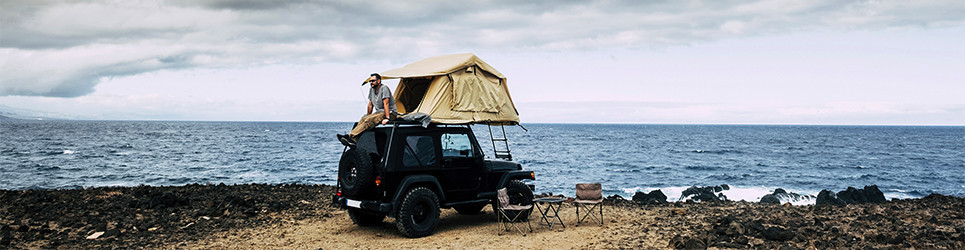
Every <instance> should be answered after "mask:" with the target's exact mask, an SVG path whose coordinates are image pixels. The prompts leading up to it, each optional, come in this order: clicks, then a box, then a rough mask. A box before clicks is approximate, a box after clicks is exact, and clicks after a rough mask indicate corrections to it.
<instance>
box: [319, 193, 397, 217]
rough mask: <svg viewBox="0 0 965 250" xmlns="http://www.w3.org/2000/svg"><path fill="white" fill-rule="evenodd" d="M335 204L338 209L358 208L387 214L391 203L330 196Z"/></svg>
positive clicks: (390, 208)
mask: <svg viewBox="0 0 965 250" xmlns="http://www.w3.org/2000/svg"><path fill="white" fill-rule="evenodd" d="M332 198H333V200H334V201H335V204H336V205H338V207H339V208H343V209H344V208H350V207H351V208H358V209H362V210H368V211H376V212H380V213H388V212H390V211H392V203H383V202H379V201H367V200H355V199H349V198H345V197H338V196H334V195H333V196H332Z"/></svg>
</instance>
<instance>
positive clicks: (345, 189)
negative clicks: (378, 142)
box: [338, 148, 375, 197]
mask: <svg viewBox="0 0 965 250" xmlns="http://www.w3.org/2000/svg"><path fill="white" fill-rule="evenodd" d="M373 172H374V168H373V166H372V158H371V157H370V156H369V154H368V153H366V152H365V150H361V149H358V148H349V149H348V151H345V153H343V154H342V158H341V159H340V160H339V161H338V181H339V182H341V184H342V193H344V194H345V195H346V196H349V197H352V196H358V195H361V194H362V193H363V192H364V191H365V190H369V189H370V188H371V187H372V185H373V184H374V183H373V181H374V180H373V179H374V178H375V176H374V175H375V174H374V173H373Z"/></svg>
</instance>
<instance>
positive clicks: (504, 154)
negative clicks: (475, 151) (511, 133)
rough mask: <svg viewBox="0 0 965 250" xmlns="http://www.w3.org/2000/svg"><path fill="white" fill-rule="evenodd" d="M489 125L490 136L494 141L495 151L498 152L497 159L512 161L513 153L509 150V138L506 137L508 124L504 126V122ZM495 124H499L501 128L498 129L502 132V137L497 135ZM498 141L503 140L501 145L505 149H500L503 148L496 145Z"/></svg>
mask: <svg viewBox="0 0 965 250" xmlns="http://www.w3.org/2000/svg"><path fill="white" fill-rule="evenodd" d="M487 126H489V138H490V139H491V141H492V142H493V151H495V153H496V159H501V160H507V161H512V160H513V155H512V154H511V153H510V152H509V140H508V139H507V137H506V126H503V125H502V124H500V125H492V124H487ZM493 126H499V128H500V129H499V130H497V132H502V137H496V134H495V133H493ZM497 141H499V142H502V143H500V146H503V147H502V149H503V150H500V149H501V148H499V147H496V142H497Z"/></svg>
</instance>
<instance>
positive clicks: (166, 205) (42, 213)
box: [0, 184, 965, 249]
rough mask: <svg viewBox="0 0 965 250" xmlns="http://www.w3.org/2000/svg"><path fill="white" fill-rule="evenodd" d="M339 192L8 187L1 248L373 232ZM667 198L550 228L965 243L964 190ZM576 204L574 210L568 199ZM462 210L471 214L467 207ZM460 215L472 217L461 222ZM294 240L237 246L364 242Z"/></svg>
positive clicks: (711, 240) (637, 242)
mask: <svg viewBox="0 0 965 250" xmlns="http://www.w3.org/2000/svg"><path fill="white" fill-rule="evenodd" d="M876 189H877V188H876V187H875V188H874V190H876ZM710 190H713V188H712V189H710ZM858 190H862V191H858ZM332 191H333V187H331V186H326V185H265V184H246V185H230V186H229V185H186V186H175V187H150V186H140V187H105V188H88V189H73V190H23V191H9V190H0V248H45V249H50V248H69V249H74V248H169V247H192V246H196V245H195V244H200V245H201V246H202V247H204V246H210V245H206V244H205V243H210V242H221V241H227V243H225V244H229V245H218V246H227V247H229V248H231V247H232V246H233V245H230V244H232V243H234V242H233V241H239V240H225V239H234V238H233V237H236V236H234V235H235V234H237V232H240V231H245V232H248V231H251V230H254V231H256V232H258V233H256V235H263V237H269V238H271V237H279V236H277V235H276V234H278V233H273V231H271V230H270V229H264V228H276V229H272V230H279V229H277V228H278V227H282V229H284V228H285V227H289V226H283V225H297V224H311V225H317V224H325V225H329V226H331V227H335V228H339V229H333V230H335V231H336V232H319V233H318V234H319V235H323V234H340V233H346V230H348V231H352V232H353V233H359V234H360V235H363V236H366V235H368V234H373V233H371V232H366V231H361V232H356V231H355V230H360V228H358V227H355V226H353V225H350V224H351V221H350V220H349V219H348V218H347V215H346V214H345V213H344V212H343V211H342V210H339V209H337V208H335V207H332V206H331V205H330V197H329V195H330V194H331V192H332ZM848 191H850V192H848ZM865 191H869V192H865ZM842 192H845V193H842ZM858 192H860V193H868V194H872V195H873V194H874V192H873V190H870V188H869V187H865V188H863V189H855V190H845V191H841V192H838V193H834V195H832V193H831V192H830V191H829V192H828V194H825V196H828V197H831V196H834V197H835V198H837V199H839V200H844V199H843V198H842V197H844V198H845V199H851V200H855V199H858V200H860V198H855V196H850V195H851V194H855V193H858ZM780 194H781V193H780V192H777V191H776V192H775V195H780ZM785 194H786V192H785ZM822 194H824V192H822ZM842 194H843V195H842ZM661 195H662V193H660V194H657V193H654V192H651V193H649V194H641V195H640V197H639V198H641V200H638V201H634V200H637V199H636V198H638V197H637V196H636V195H635V196H634V197H633V198H634V199H630V200H627V199H623V198H622V197H617V196H611V197H608V199H607V200H606V208H605V210H606V211H607V212H605V213H607V214H609V215H608V216H610V217H609V218H608V219H607V221H606V223H605V226H602V229H594V228H592V227H591V228H587V227H580V228H575V229H569V228H568V229H566V230H567V231H564V232H549V233H551V234H553V233H559V234H567V233H572V234H574V235H572V236H567V237H571V238H577V237H581V235H586V234H587V233H586V232H583V231H580V230H595V231H588V232H597V231H599V234H600V235H605V236H603V237H599V238H592V239H586V240H584V241H574V242H572V243H565V244H566V246H569V247H573V248H640V247H644V248H653V247H659V248H666V247H670V248H766V249H774V248H791V249H795V248H819V249H823V248H951V249H963V248H965V198H962V197H952V196H944V195H938V194H933V195H929V196H927V197H924V198H920V199H905V200H891V201H883V200H882V201H879V200H875V202H874V203H862V204H844V203H835V202H831V203H828V204H827V205H825V204H822V205H806V206H792V205H790V204H770V203H758V202H743V201H741V202H734V201H726V200H718V201H715V202H704V201H702V202H696V201H693V200H691V201H689V202H672V203H668V202H665V201H666V196H663V201H664V202H659V200H660V196H661ZM698 195H699V194H698ZM644 198H649V199H644ZM704 198H706V199H710V197H709V196H704ZM716 198H720V197H719V196H716ZM865 200H867V198H865ZM566 209H572V208H568V207H564V210H566ZM486 210H488V209H486ZM569 212H572V211H569ZM484 214H485V213H484ZM490 215H491V214H490ZM447 216H449V215H447ZM451 216H452V218H460V217H458V216H460V215H451ZM481 216H485V215H481ZM343 217H344V218H343ZM447 218H449V217H447ZM487 218H488V217H487ZM487 218H478V222H473V223H477V224H473V225H475V226H473V227H487V228H488V227H493V228H495V226H494V225H495V224H496V223H495V222H490V221H489V220H488V219H487ZM387 221H388V220H387ZM448 221H450V222H451V223H455V224H458V223H460V222H459V219H448ZM259 230H266V231H259ZM460 230H467V231H468V230H470V229H460ZM451 231H452V230H450V232H448V233H452V232H451ZM457 231H458V230H457ZM387 232H388V233H375V234H376V235H378V237H381V238H380V239H383V240H384V241H390V243H391V241H394V240H402V241H403V242H407V243H410V244H416V245H407V246H411V247H415V248H427V247H435V245H418V244H421V243H420V242H429V243H427V244H431V243H432V242H437V240H438V239H433V237H436V238H438V237H446V236H445V235H444V233H440V234H442V236H440V235H435V236H430V237H426V238H427V239H422V240H412V239H405V238H401V237H399V236H397V235H394V234H392V233H391V231H387ZM473 234H475V233H473ZM273 235H274V236H273ZM486 235H488V233H487V234H486ZM285 236H286V235H285V234H284V233H281V235H280V237H282V238H284V237H285ZM548 236H553V237H560V236H565V235H548ZM288 237H289V238H288V239H289V241H286V243H284V244H282V245H277V244H274V243H272V244H267V243H264V242H261V243H264V244H256V243H257V242H243V243H244V244H249V245H236V247H237V246H249V247H250V246H269V247H270V246H275V247H285V248H292V247H294V248H302V247H324V248H330V247H331V246H334V247H338V246H348V247H351V246H352V245H338V244H342V243H344V242H341V243H332V242H324V241H318V242H316V241H309V240H305V241H302V242H299V241H298V240H293V239H292V238H291V236H288ZM386 237H389V238H386ZM472 237H474V236H471V235H465V236H463V237H456V238H455V239H447V244H461V243H460V242H462V241H467V242H465V244H466V245H465V246H469V247H472V246H474V245H473V244H476V243H474V242H468V241H470V239H472ZM539 237H541V236H540V235H535V236H531V237H529V238H526V239H528V240H535V239H539ZM584 237H585V236H584ZM242 238H243V240H246V241H252V240H255V241H257V240H258V239H252V238H256V237H242ZM487 239H488V238H487ZM520 239H523V238H508V237H505V236H504V237H503V238H496V239H495V240H520ZM271 242H274V241H271ZM238 244H241V243H238ZM448 246H459V245H448ZM477 247H478V246H477Z"/></svg>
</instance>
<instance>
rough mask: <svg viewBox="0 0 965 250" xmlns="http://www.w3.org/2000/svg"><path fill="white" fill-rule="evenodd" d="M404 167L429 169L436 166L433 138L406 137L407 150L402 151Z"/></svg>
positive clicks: (425, 136)
mask: <svg viewBox="0 0 965 250" xmlns="http://www.w3.org/2000/svg"><path fill="white" fill-rule="evenodd" d="M402 152H404V153H403V154H402V166H405V167H428V166H433V165H436V150H435V146H434V145H433V143H432V136H428V135H418V136H415V135H414V136H407V137H405V148H404V149H403V150H402Z"/></svg>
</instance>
